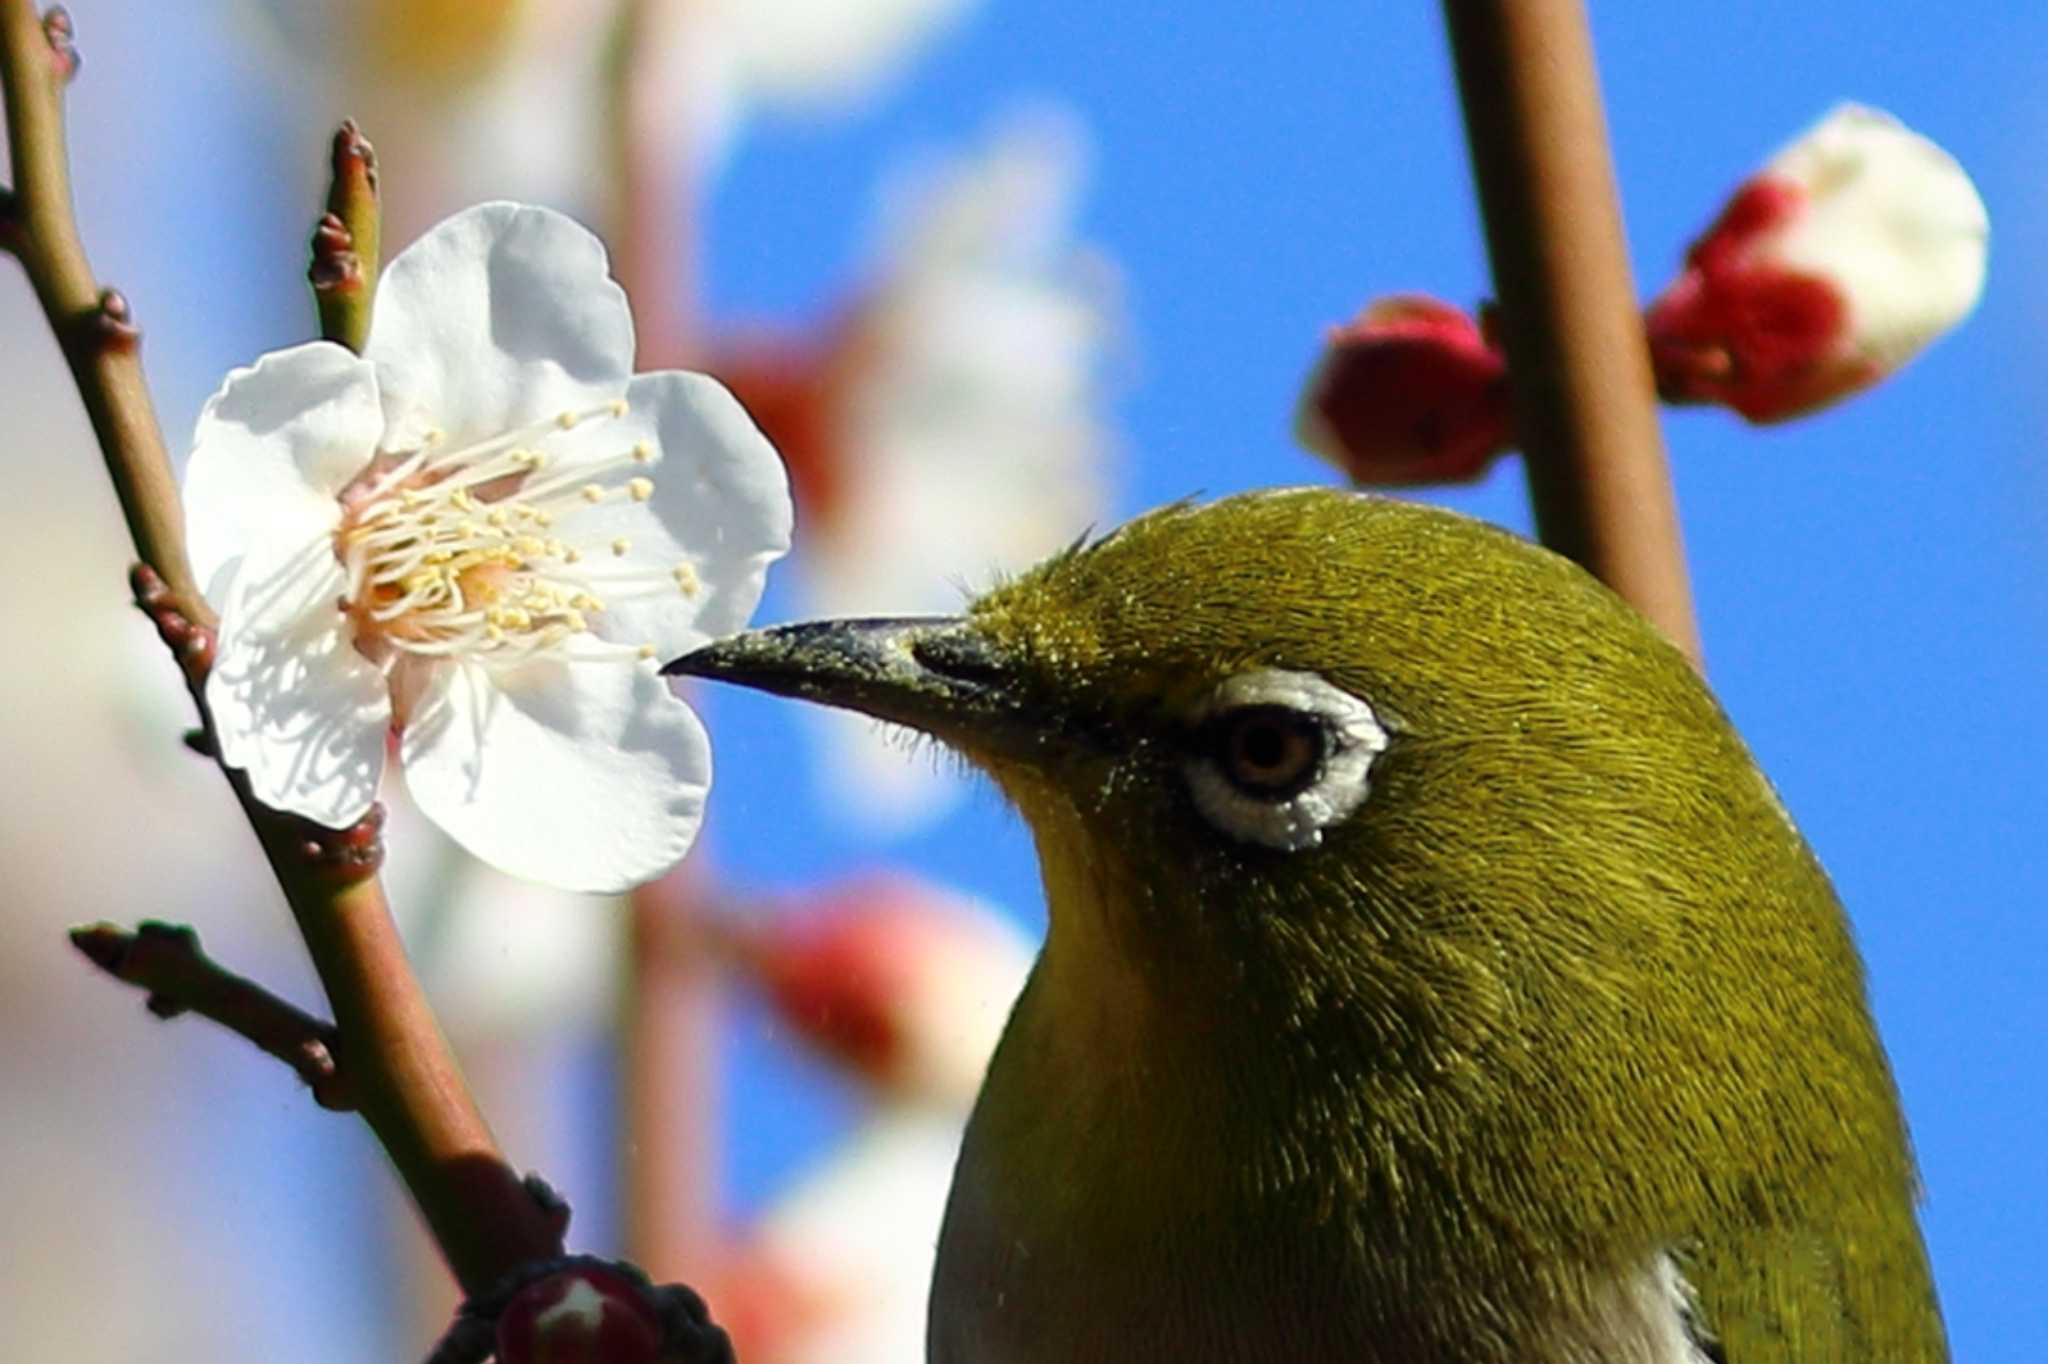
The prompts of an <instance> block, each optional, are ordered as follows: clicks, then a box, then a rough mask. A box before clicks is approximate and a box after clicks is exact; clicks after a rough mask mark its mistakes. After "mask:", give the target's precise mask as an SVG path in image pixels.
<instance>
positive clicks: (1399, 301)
mask: <svg viewBox="0 0 2048 1364" xmlns="http://www.w3.org/2000/svg"><path fill="white" fill-rule="evenodd" d="M1511 432H1512V419H1511V416H1510V413H1509V409H1508V371H1507V358H1506V357H1505V356H1504V355H1503V354H1502V353H1501V351H1500V349H1499V347H1498V346H1496V345H1495V344H1494V343H1493V340H1492V338H1491V337H1489V336H1487V335H1486V334H1485V333H1484V332H1483V331H1482V330H1481V328H1480V326H1479V324H1478V323H1476V322H1474V321H1473V320H1472V318H1470V317H1468V316H1467V315H1466V314H1464V313H1462V312H1460V311H1459V310H1458V309H1456V308H1453V307H1451V306H1450V305H1449V304H1447V303H1440V302H1438V301H1437V300H1435V299H1433V298H1426V297H1423V296H1421V295H1417V294H1396V295H1393V296H1391V297H1388V298H1383V299H1380V300H1378V301H1377V302H1375V303H1373V304H1372V305H1371V306H1370V307H1368V308H1366V310H1365V311H1364V312H1362V313H1360V314H1359V315H1358V317H1357V318H1356V319H1355V320H1354V321H1352V322H1350V323H1347V324H1346V325H1344V326H1341V327H1332V328H1331V329H1330V332H1329V336H1328V338H1327V341H1326V344H1325V345H1324V348H1323V354H1322V357H1321V358H1320V359H1319V360H1318V361H1317V362H1316V367H1315V370H1314V372H1312V373H1311V374H1310V375H1309V378H1308V383H1307V384H1306V385H1304V387H1303V390H1302V396H1301V406H1300V408H1299V410H1298V411H1297V413H1296V416H1295V427H1294V433H1295V438H1296V439H1297V440H1299V441H1300V442H1301V443H1302V444H1303V445H1305V446H1307V447H1308V448H1309V449H1310V450H1313V451H1314V452H1315V453H1316V454H1318V455H1321V456H1322V457H1323V458H1324V459H1327V460H1329V461H1330V462H1331V463H1332V464H1334V465H1336V466H1337V467H1338V468H1339V469H1342V470H1343V471H1344V473H1345V474H1346V475H1347V476H1348V477H1349V478H1350V479H1351V481H1352V482H1354V483H1359V484H1367V485H1376V486H1380V487H1393V486H1400V485H1403V484H1415V483H1459V482H1465V481H1467V480H1470V479H1475V478H1477V477H1479V475H1480V474H1482V473H1484V472H1485V471H1486V467H1487V466H1488V465H1489V464H1491V463H1492V462H1493V460H1494V458H1495V457H1496V456H1498V455H1500V454H1501V453H1502V452H1504V451H1506V450H1507V449H1508V448H1509V447H1510V446H1511V445H1512V444H1513V443H1514V437H1513V435H1512V434H1511Z"/></svg>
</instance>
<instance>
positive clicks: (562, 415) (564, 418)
mask: <svg viewBox="0 0 2048 1364" xmlns="http://www.w3.org/2000/svg"><path fill="white" fill-rule="evenodd" d="M582 420H583V419H582V418H581V417H579V416H577V415H576V414H575V413H574V412H558V413H556V414H555V425H557V426H559V427H561V428H562V429H563V430H564V431H573V430H574V429H575V428H576V423H577V422H580V421H582Z"/></svg>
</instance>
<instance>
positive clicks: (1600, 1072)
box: [665, 488, 1947, 1364]
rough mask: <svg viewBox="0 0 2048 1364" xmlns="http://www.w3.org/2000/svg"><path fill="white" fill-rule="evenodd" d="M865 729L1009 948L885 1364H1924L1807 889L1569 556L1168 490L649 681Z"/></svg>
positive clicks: (1814, 874)
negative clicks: (970, 806) (1001, 838)
mask: <svg viewBox="0 0 2048 1364" xmlns="http://www.w3.org/2000/svg"><path fill="white" fill-rule="evenodd" d="M665 671H668V672H670V673H672V674H679V675H690V676H696V677H703V678H714V679H722V680H724V681H727V682H731V683H735V684H740V685H744V686H747V687H752V688H755V689H759V690H764V691H768V692H771V693H777V694H781V695H785V696H791V697H797V698H801V699H805V700H809V701H813V702H818V703H822V704H825V705H830V706H838V707H843V708H847V709H851V710H854V711H858V712H862V713H865V714H867V715H869V716H872V717H874V718H876V719H879V720H883V721H887V722H891V723H894V724H898V725H906V726H910V727H912V728H914V729H917V730H920V731H922V732H923V733H924V734H926V735H928V736H930V737H932V738H934V739H936V740H937V741H939V742H940V743H941V744H943V745H946V746H948V747H950V748H952V749H954V750H956V751H957V752H958V753H959V754H960V755H962V756H963V757H964V758H965V759H966V760H967V761H968V762H969V763H970V764H972V765H974V766H975V767H978V768H980V769H981V770H982V771H984V772H985V773H986V774H987V775H988V776H989V777H990V778H992V779H993V782H994V784H995V785H996V786H997V788H998V789H999V790H1000V791H1001V792H1002V794H1003V796H1004V797H1005V798H1006V800H1007V801H1008V802H1009V803H1010V804H1011V805H1013V806H1014V808H1015V809H1016V810H1017V812H1018V813H1019V814H1020V815H1021V817H1022V819H1023V821H1024V822H1025V823H1026V824H1027V825H1028V826H1029V829H1030V832H1031V835H1032V837H1033V840H1034V843H1035V846H1036V851H1037V854H1038V859H1039V863H1040V868H1041V874H1042V880H1043V885H1044V891H1045V897H1046V902H1047V917H1048V929H1047V934H1046V939H1045V942H1044V945H1043V947H1042V949H1041V952H1040V955H1039V957H1038V959H1037V961H1036V963H1035V965H1034V966H1033V968H1032V971H1031V975H1030V977H1029V979H1028V982H1027V983H1026V985H1025V987H1024V990H1023V993H1022V994H1021V996H1020V997H1019V999H1018V1001H1017V1003H1016V1005H1015V1007H1014V1010H1013V1012H1012V1014H1011V1016H1010V1018H1009V1021H1008V1024H1007V1027H1006V1028H1005V1031H1004V1033H1003V1036H1002V1039H1001V1042H1000V1043H999V1045H998V1047H997V1049H996V1052H995V1055H994V1057H993V1059H992V1061H991V1062H990V1065H989V1069H988V1072H987V1076H986V1078H985V1080H984V1082H983V1085H982V1088H981V1091H980V1095H979V1097H978V1099H977V1100H976V1103H975V1107H974V1110H973V1113H972V1117H971V1119H970V1121H969V1124H968V1128H967V1133H966V1136H965V1139H964V1142H963V1145H962V1149H961V1154H960V1157H959V1161H958V1164H957V1166H956V1169H955V1171H954V1177H953V1184H952V1189H951V1192H950V1195H949V1197H948V1200H947V1206H946V1213H945V1218H944V1222H943V1226H942V1228H941V1230H940V1234H939V1247H938V1261H937V1267H936V1269H935V1272H934V1277H933V1284H932V1290H931V1297H930V1304H929V1313H928V1321H927V1358H928V1360H929V1361H931V1364H1023V1362H1024V1361H1032V1362H1033V1364H1046V1362H1048V1361H1060V1362H1061V1364H1093V1362H1096V1361H1100V1362H1101V1364H1111V1362H1112V1361H1114V1362H1115V1364H1154V1362H1155V1361H1156V1362H1158V1364H1164V1362H1165V1361H1174V1362H1175V1364H1211V1362H1213V1364H1224V1362H1225V1361H1230V1362H1232V1364H1237V1362H1240V1361H1242V1362H1246V1364H1250V1362H1253V1361H1257V1362H1258V1364H1264V1362H1265V1361H1276V1362H1277V1361H1288V1362H1289V1364H1294V1362H1296V1361H1299V1362H1302V1364H1325V1362H1330V1364H1334V1362H1335V1361H1345V1362H1346V1364H1453V1361H1455V1364H1508V1362H1509V1361H1514V1364H1794V1361H1798V1364H1819V1362H1822V1361H1841V1362H1842V1364H1852V1362H1864V1361H1867V1362H1868V1364H1935V1362H1937V1361H1942V1360H1945V1359H1946V1358H1947V1346H1946V1343H1945V1339H1944V1330H1943V1326H1942V1321H1941V1315H1940V1310H1939V1306H1938V1303H1937V1301H1936V1295H1935V1290H1934V1285H1933V1278H1932V1272H1931V1269H1930V1266H1929V1262H1928V1257H1927V1253H1926V1249H1925V1245H1924V1243H1923V1240H1922V1236H1921V1232H1920V1228H1919V1224H1918V1220H1917V1213H1916V1204H1917V1202H1918V1198H1919V1185H1918V1176H1917V1174H1916V1171H1915V1168H1914V1163H1913V1158H1912V1154H1911V1150H1910V1145H1909V1139H1908V1134H1907V1130H1906V1126H1905V1122H1904V1118H1903V1115H1902V1111H1901V1107H1900V1102H1899V1098H1898V1094H1897V1089H1896V1085H1895V1083H1894V1080H1893V1078H1892V1075H1891V1072H1890V1067H1889V1062H1888V1061H1887V1058H1886V1055H1885V1052H1884V1050H1883V1047H1882V1044H1881V1042H1880V1040H1879V1037H1878V1034H1877V1031H1876V1026H1875V1023H1874V1021H1873V1019H1872V1016H1871V1013H1870V1008H1869V1004H1868V999H1867V994H1866V985H1865V979H1864V968H1863V965H1862V962H1861V959H1860V957H1859V956H1858V953H1857V950H1856V947H1855V944H1854V941H1853V938H1852V934H1851V929H1850V926H1849V923H1848V920H1847V918H1846V916H1845V913H1844V911H1843V908H1842V906H1841V903H1840V901H1839V900H1838V898H1837V896H1836V894H1835V892H1834V890H1833V888H1832V886H1831V884H1830V882H1829V880H1828V878H1827V875H1826V873H1825V872H1824V870H1823V869H1822V867H1821V865H1820V864H1819V862H1818V860H1817V859H1816V857H1815V855H1814V853H1813V851H1812V850H1811V849H1810V847H1809V846H1808V844H1807V843H1806V842H1805V840H1804V839H1803V838H1802V836H1801V835H1800V833H1799V831H1798V830H1797V828H1796V827H1795V826H1794V824H1793V822H1792V819H1791V817H1790V815H1789V814H1788V813H1787V811H1786V809H1785V807H1784V805H1783V803H1782V802H1781V800H1780V798H1779V796H1778V795H1777V793H1776V791H1775V790H1774V788H1773V787H1772V785H1771V784H1770V782H1769V780H1768V779H1767V778H1766V777H1765V776H1764V774H1763V773H1762V771H1761V770H1760V769H1759V767H1758V766H1757V764H1756V761H1755V760H1754V758H1753V757H1752V756H1751V754H1750V752H1749V751H1748V749H1747V748H1746V747H1745V745H1744V744H1743V741H1742V740H1741V739H1740V737H1739V736H1738V735H1737V734H1736V732H1735V730H1734V728H1733V726H1732V725H1731V724H1730V722H1729V720H1728V718H1727V716H1726V715H1725V714H1724V712H1723V711H1722V709H1721V707H1720V706H1719V704H1718V703H1717V702H1716V701H1715V699H1714V698H1713V696H1712V694H1711V693H1710V692H1709V690H1708V688H1707V687H1706V685H1705V684H1704V682H1703V681H1702V679H1701V678H1700V676H1699V675H1698V673H1697V672H1696V670H1695V669H1694V667H1693V666H1691V665H1690V663H1689V662H1688V661H1687V659H1686V658H1685V657H1684V656H1683V655H1681V654H1680V653H1679V651H1678V650H1677V649H1676V648H1674V647H1673V646H1672V645H1671V644H1670V643H1669V642H1668V641H1666V640H1665V639H1664V637H1663V636H1662V635H1661V634H1660V633H1659V632H1658V631H1657V630H1656V628H1655V627H1654V626H1652V625H1651V624H1650V623H1649V622H1648V621H1646V620H1645V619H1644V618H1643V617H1641V616H1640V615H1638V614H1637V613H1636V612H1635V611H1634V610H1632V609H1631V608H1630V607H1629V606H1627V605H1626V604H1625V603H1624V602H1623V601H1622V600H1621V599H1620V598H1618V597H1616V596H1615V595H1614V594H1613V593H1612V592H1610V591H1609V590H1608V589H1607V588H1606V587H1605V586H1603V585H1602V584H1600V583H1599V582H1598V581H1596V580H1595V579H1594V578H1593V577H1592V576H1591V575H1589V574H1587V573H1586V572H1585V571H1583V570H1582V569H1581V568H1579V567H1578V566H1577V565H1576V564H1574V563H1572V562H1570V561H1569V560H1567V559H1565V558H1563V557H1560V556H1558V555H1556V554H1553V553H1551V552H1550V551H1548V550H1545V549H1543V548H1541V547H1539V546H1536V545H1533V544H1531V543H1529V542H1527V541H1526V540H1523V539H1521V538H1519V537H1517V536H1515V535H1513V534H1512V533H1510V532H1508V531H1505V530H1502V529H1499V528H1496V527H1493V526H1490V525H1487V524H1485V523H1483V522H1480V521H1476V520H1472V519H1469V518H1466V517H1463V516H1460V515H1457V514H1455V513H1452V512H1448V511H1444V510H1440V509H1434V508H1430V507H1427V506H1423V505H1420V504H1416V503H1411V502H1406V501H1397V500H1390V499H1386V498H1382V497H1376V496H1372V495H1368V494H1364V493H1357V492H1352V491H1348V490H1339V489H1334V488H1297V489H1273V490H1261V491H1258V492H1253V493H1245V494H1239V495H1236V496H1231V497H1227V498H1223V499H1219V500H1216V501H1212V502H1207V503H1196V502H1184V503H1176V504H1172V505H1169V506H1167V507H1164V508H1162V509H1159V510H1156V511H1153V512H1151V513H1148V514H1145V515H1143V516H1140V517H1139V518H1137V519H1136V520H1134V521H1131V522H1129V523H1127V524H1126V525H1124V526H1123V527H1121V528H1119V529H1117V530H1114V531H1112V532H1110V533H1109V534H1107V535H1105V536H1102V537H1100V538H1098V539H1094V540H1089V541H1085V542H1082V543H1077V544H1076V545H1074V546H1073V547H1071V548H1069V549H1068V550H1066V551H1064V552H1062V553H1059V554H1057V555H1055V556H1054V557H1052V558H1051V559H1049V560H1047V561H1046V562H1044V563H1043V564H1041V565H1039V566H1038V567H1036V568H1034V569H1032V570H1030V571H1028V572H1025V573H1023V574H1021V575H1019V576H1017V577H1015V578H1013V579H1011V580H1009V581H1006V582H999V583H998V584H997V585H996V586H995V587H994V588H993V589H992V590H990V591H988V592H987V593H985V594H983V595H981V596H979V597H977V598H975V599H973V600H972V601H971V603H970V604H969V605H968V606H967V608H966V609H965V611H964V612H963V613H962V614H959V615H957V616H943V617H911V618H887V619H873V620H839V621H812V622H802V623H797V624H793V625H783V626H775V627H770V628H766V629H760V630H754V631H749V632H746V633H742V634H737V635H733V636H729V637H726V638H724V639H722V640H718V641H715V642H713V643H711V644H708V645H706V646H704V647H702V648H700V649H698V650H696V651H695V652H692V653H690V654H687V655H685V656H683V657H681V658H679V659H677V660H674V661H673V662H671V663H670V664H668V665H667V667H666V668H665Z"/></svg>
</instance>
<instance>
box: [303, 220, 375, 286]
mask: <svg viewBox="0 0 2048 1364" xmlns="http://www.w3.org/2000/svg"><path fill="white" fill-rule="evenodd" d="M354 245H355V239H354V238H353V237H351V236H350V235H349V230H348V224H346V223H344V222H343V221H342V220H341V217H340V215H339V214H334V213H323V214H321V215H320V221H319V222H317V223H315V224H313V263H312V264H311V265H308V266H307V267H306V278H307V280H308V281H310V282H311V283H312V285H313V288H314V291H315V292H317V293H345V292H347V291H349V290H353V289H360V288H362V287H363V261H362V257H360V256H358V255H357V254H356V253H355V250H354ZM322 301H323V302H324V301H325V300H322Z"/></svg>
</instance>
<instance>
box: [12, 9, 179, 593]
mask: <svg viewBox="0 0 2048 1364" xmlns="http://www.w3.org/2000/svg"><path fill="white" fill-rule="evenodd" d="M77 69H78V55H77V52H76V51H75V50H74V49H73V48H72V46H71V20H70V18H69V17H68V16H67V15H66V14H65V13H64V11H63V9H62V8H55V9H52V10H51V11H50V12H49V14H48V15H47V16H42V17H39V16H38V15H37V14H36V11H35V6H34V5H33V4H32V3H30V0H0V77H4V81H0V83H4V84H5V86H6V107H7V142H8V151H9V154H10V155H11V156H12V157H13V163H14V192H13V199H12V203H11V205H10V206H9V207H10V209H11V212H10V213H9V222H8V237H9V242H8V245H9V247H10V249H11V250H12V251H13V253H14V254H15V255H16V256H18V257H19V258H20V260H21V263H22V266H23V268H24V269H25V270H26V271H27V272H28V278H29V283H30V284H32V285H33V286H34V287H35V291H36V298H37V299H38V300H39V301H40V302H41V303H42V306H43V313H44V315H45V316H46V317H48V318H49V321H50V330H51V332H52V333H53V334H55V336H56V338H57V344H58V345H59V346H60V347H61V348H62V349H63V352H64V359H65V361H66V363H68V364H69V365H70V366H71V374H72V377H73V379H74V380H76V382H77V385H78V394H79V397H80V398H82V399H83V400H84V402H85V411H86V415H87V416H88V417H89V418H91V420H92V429H93V433H94V434H95V435H96V436H97V437H98V438H99V444H100V449H101V451H102V452H104V454H105V456H106V462H107V472H108V474H109V475H111V476H112V478H113V481H114V491H115V493H116V494H117V495H118V496H119V497H120V499H121V514H122V515H123V516H124V517H126V518H127V522H128V533H129V536H130V538H132V539H133V540H134V542H135V549H136V552H137V553H138V554H140V555H141V556H142V559H143V561H144V562H145V563H147V564H149V565H150V566H151V567H152V568H154V569H155V570H156V571H157V573H158V575H159V576H160V577H161V578H162V579H163V581H164V582H165V584H167V586H168V589H169V591H170V593H171V595H172V596H173V597H175V598H176V599H177V602H178V605H179V609H180V610H181V611H182V612H183V613H184V615H185V616H186V617H187V618H188V619H191V620H195V621H198V622H200V623H201V624H211V623H212V622H213V613H212V611H211V609H210V608H208V606H207V604H206V601H205V598H203V597H202V596H201V595H200V592H199V586H198V584H197V583H195V582H194V581H193V580H192V567H191V564H190V563H189V562H188V561H187V559H186V556H185V518H184V515H183V512H182V511H181V509H180V507H179V503H178V483H177V479H176V478H175V477H174V476H173V475H172V473H171V461H170V457H169V456H168V455H167V454H166V453H165V450H164V438H163V432H162V431H161V429H160V428H159V427H158V425H157V420H156V410H155V408H154V407H153V406H152V405H151V403H150V400H149V390H148V388H147V387H146V386H145V385H144V383H143V379H142V359H141V355H140V353H139V352H140V342H141V333H140V332H138V331H137V330H136V329H135V326H134V323H133V320H132V319H131V318H130V316H129V312H128V304H127V301H126V300H125V299H123V298H122V297H121V296H120V295H119V294H118V293H115V292H114V291H113V290H111V289H109V290H105V291H102V290H101V289H100V287H99V286H98V285H97V284H96V283H94V281H93V274H92V267H91V266H90V265H89V264H88V263H87V262H86V258H85V248H84V247H83V246H82V245H81V244H80V243H79V239H78V225H77V223H76V221H75V220H74V219H73V217H72V211H71V172H70V167H69V162H68V160H67V157H66V153H65V145H64V101H63V94H64V86H65V84H66V82H68V81H69V80H70V78H71V76H72V74H73V73H74V72H76V71H77Z"/></svg>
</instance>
